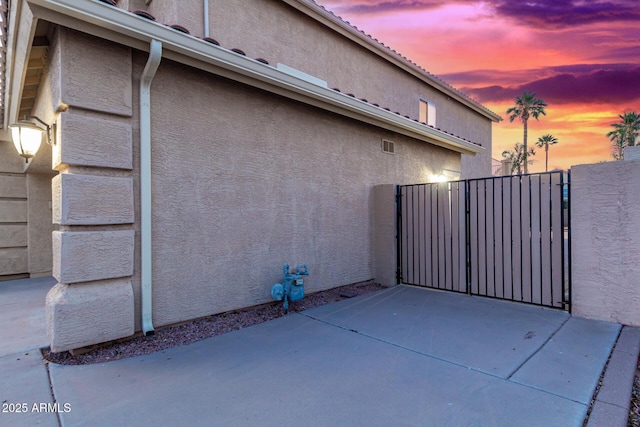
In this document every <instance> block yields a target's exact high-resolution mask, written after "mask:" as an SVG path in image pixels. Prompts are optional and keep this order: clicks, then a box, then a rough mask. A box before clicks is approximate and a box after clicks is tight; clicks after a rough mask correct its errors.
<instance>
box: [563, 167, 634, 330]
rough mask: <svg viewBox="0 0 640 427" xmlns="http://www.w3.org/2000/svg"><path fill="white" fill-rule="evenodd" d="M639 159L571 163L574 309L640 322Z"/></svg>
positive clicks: (581, 313)
mask: <svg viewBox="0 0 640 427" xmlns="http://www.w3.org/2000/svg"><path fill="white" fill-rule="evenodd" d="M639 187H640V160H635V161H623V162H608V163H601V164H593V165H580V166H573V167H572V168H571V226H572V231H571V244H572V268H573V287H572V292H573V293H572V298H573V313H574V314H576V315H578V316H584V317H588V318H593V319H600V320H606V321H611V322H618V323H622V324H626V325H632V326H640V310H638V307H640V292H638V289H639V286H640V215H638V212H640V198H638V188H639Z"/></svg>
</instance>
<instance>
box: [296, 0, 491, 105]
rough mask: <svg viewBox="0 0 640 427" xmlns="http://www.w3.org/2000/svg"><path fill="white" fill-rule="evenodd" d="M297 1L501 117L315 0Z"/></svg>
mask: <svg viewBox="0 0 640 427" xmlns="http://www.w3.org/2000/svg"><path fill="white" fill-rule="evenodd" d="M297 1H299V2H304V3H307V4H310V5H312V6H314V7H316V8H317V9H321V10H323V11H325V12H326V13H328V14H330V15H331V16H333V17H334V18H335V19H337V20H338V21H340V22H341V23H343V24H345V25H347V26H348V27H349V28H351V29H352V30H355V33H356V35H360V36H361V37H362V36H364V37H365V38H366V40H368V41H369V42H371V43H375V44H376V45H378V46H379V47H382V48H384V49H386V50H387V51H388V52H390V53H392V54H394V55H395V56H396V57H398V58H399V59H400V60H402V61H404V62H405V63H407V65H409V66H410V67H412V68H414V69H416V70H417V71H419V72H420V73H422V74H423V75H425V76H426V77H427V78H430V79H433V80H435V81H437V82H438V83H439V84H441V85H443V86H445V87H447V88H448V89H450V90H452V91H453V92H455V93H456V94H458V95H460V96H461V97H462V98H464V99H466V100H468V101H470V102H472V103H474V104H475V105H477V106H478V107H479V108H481V109H482V110H485V111H487V112H488V113H490V114H492V115H495V116H497V117H499V115H498V114H497V113H496V112H494V111H492V110H490V109H489V108H487V107H485V106H484V105H482V104H481V103H480V101H478V100H476V99H473V98H472V97H471V96H469V95H467V94H466V93H464V92H463V91H461V90H460V89H457V88H456V87H454V86H452V85H451V84H449V83H447V82H446V81H445V80H443V79H442V78H441V77H438V76H437V75H435V74H433V73H430V72H429V71H427V70H426V69H425V68H423V67H422V66H420V65H419V64H417V63H415V62H414V61H412V60H411V59H409V58H407V57H406V56H404V55H402V54H401V53H400V52H398V51H396V50H395V49H392V48H391V47H390V46H387V45H385V44H384V43H383V42H382V41H380V40H378V39H377V38H375V37H373V36H372V35H371V34H368V33H365V32H364V31H363V30H361V29H359V28H358V27H357V26H356V25H354V24H352V23H350V22H349V21H347V20H346V19H344V18H342V17H341V16H340V15H337V14H336V13H334V12H333V11H332V10H330V9H327V8H326V7H325V6H323V5H321V4H319V3H317V2H316V1H315V0H297Z"/></svg>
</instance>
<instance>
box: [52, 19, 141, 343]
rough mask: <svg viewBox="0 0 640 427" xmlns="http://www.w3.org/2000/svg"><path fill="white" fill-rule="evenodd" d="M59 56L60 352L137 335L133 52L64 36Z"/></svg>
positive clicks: (56, 242)
mask: <svg viewBox="0 0 640 427" xmlns="http://www.w3.org/2000/svg"><path fill="white" fill-rule="evenodd" d="M52 54H53V55H55V57H54V58H52V59H51V63H52V69H53V70H52V71H51V72H52V73H57V74H58V76H57V79H53V80H54V81H58V82H59V85H60V86H59V88H57V89H58V90H59V96H60V103H61V105H64V106H65V107H66V111H65V112H64V113H62V114H61V115H60V117H59V118H58V142H57V144H56V145H55V146H54V149H53V156H52V158H53V168H54V169H56V170H58V171H59V172H60V174H59V175H58V176H56V177H55V178H54V179H53V181H52V197H53V203H52V204H53V222H54V224H58V225H59V230H56V231H54V232H53V239H52V241H53V242H52V246H53V276H54V277H55V278H56V279H57V280H58V284H57V285H55V286H54V287H53V289H52V290H51V291H50V292H49V294H48V295H47V301H46V309H47V332H48V335H49V340H50V344H51V349H52V351H54V352H59V351H64V350H70V349H75V348H80V347H84V346H88V345H92V344H96V343H100V342H105V341H110V340H114V339H117V338H122V337H126V336H129V335H132V334H133V333H134V295H133V289H132V276H133V268H134V267H133V266H134V240H135V233H134V222H135V215H134V193H133V191H134V190H133V188H134V185H133V155H132V145H133V144H132V118H131V117H132V52H131V50H130V49H129V48H127V47H124V46H120V45H118V44H114V43H111V42H108V41H106V40H102V39H99V38H96V37H92V36H89V35H86V34H83V33H80V32H76V31H73V30H69V29H66V28H59V29H58V33H57V48H56V49H55V50H54V51H53V52H52ZM55 65H57V66H58V68H56V67H55ZM54 92H55V89H54Z"/></svg>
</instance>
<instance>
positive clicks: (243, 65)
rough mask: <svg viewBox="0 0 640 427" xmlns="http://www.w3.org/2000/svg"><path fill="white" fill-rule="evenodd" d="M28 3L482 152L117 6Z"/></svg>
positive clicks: (224, 71)
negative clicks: (155, 43)
mask: <svg viewBox="0 0 640 427" xmlns="http://www.w3.org/2000/svg"><path fill="white" fill-rule="evenodd" d="M27 2H28V3H29V5H30V6H31V9H32V10H33V13H34V16H36V17H37V18H39V19H45V20H47V21H49V22H52V23H55V24H59V25H63V26H67V27H70V28H76V29H78V30H80V31H83V32H86V33H89V34H92V35H95V36H98V37H102V38H105V39H108V40H113V41H115V42H117V43H120V44H124V45H127V46H130V47H133V48H136V49H140V50H143V51H148V50H149V44H150V42H151V40H158V41H159V42H161V43H162V44H163V57H165V58H168V59H171V60H174V61H177V62H180V63H184V64H187V65H190V66H193V67H196V68H199V69H202V70H205V71H208V72H211V73H214V74H216V75H220V76H223V77H226V78H229V79H232V80H235V81H238V82H241V83H245V84H248V85H251V86H253V87H257V88H260V89H263V90H266V91H269V92H271V93H276V94H278V95H282V96H284V97H287V98H290V99H294V100H297V101H300V102H304V103H306V104H309V105H313V106H316V107H319V108H322V109H324V110H328V111H332V112H335V113H337V114H340V115H343V116H346V117H351V118H353V119H356V120H359V121H362V122H366V123H369V124H372V125H375V126H378V127H381V128H384V129H388V130H391V131H394V132H397V133H400V134H403V135H406V136H409V137H412V138H415V139H418V140H422V141H425V142H428V143H431V144H434V145H438V146H442V147H446V148H448V149H451V150H453V151H457V152H460V153H463V154H470V155H475V154H478V153H482V152H484V148H483V147H481V146H478V145H476V144H473V143H471V142H469V141H466V140H464V139H462V138H458V137H455V136H453V135H450V134H448V133H446V132H442V131H439V130H437V129H434V128H431V127H428V126H426V125H423V124H420V123H417V122H415V121H414V120H411V119H408V118H405V117H403V116H400V115H397V114H395V113H392V112H389V111H386V110H384V109H382V108H379V107H376V106H374V105H372V104H368V103H366V102H364V101H361V100H358V99H356V98H352V97H350V96H347V95H344V94H341V93H338V92H335V91H333V90H332V89H329V88H325V87H321V86H318V85H315V84H312V83H310V82H308V81H305V80H303V79H300V78H297V77H295V76H292V75H291V74H288V73H285V72H283V71H280V70H278V69H276V68H274V67H271V66H268V65H265V64H263V63H261V62H258V61H256V60H254V59H251V58H248V57H245V56H242V55H239V54H237V53H234V52H232V51H230V50H227V49H225V48H222V47H219V46H215V45H212V44H210V43H207V42H205V41H203V40H201V39H199V38H197V37H194V36H191V35H187V34H184V33H181V32H179V31H176V30H173V29H171V28H169V27H167V26H165V25H162V24H159V23H156V22H153V21H149V20H145V19H143V18H140V17H138V16H136V15H134V14H131V13H129V12H127V11H124V10H122V9H119V8H117V7H111V6H107V5H105V4H104V3H101V2H97V1H95V0H27ZM34 22H35V21H34ZM34 25H35V24H34Z"/></svg>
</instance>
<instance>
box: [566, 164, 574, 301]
mask: <svg viewBox="0 0 640 427" xmlns="http://www.w3.org/2000/svg"><path fill="white" fill-rule="evenodd" d="M567 223H568V230H567V239H568V240H569V241H568V242H567V249H568V251H569V254H568V258H569V259H568V260H567V262H568V263H569V281H568V283H567V285H566V286H567V294H568V301H567V302H568V304H569V313H571V310H572V307H573V304H572V300H571V288H572V282H571V274H572V265H571V264H572V259H571V256H572V254H571V169H569V170H568V171H567Z"/></svg>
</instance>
